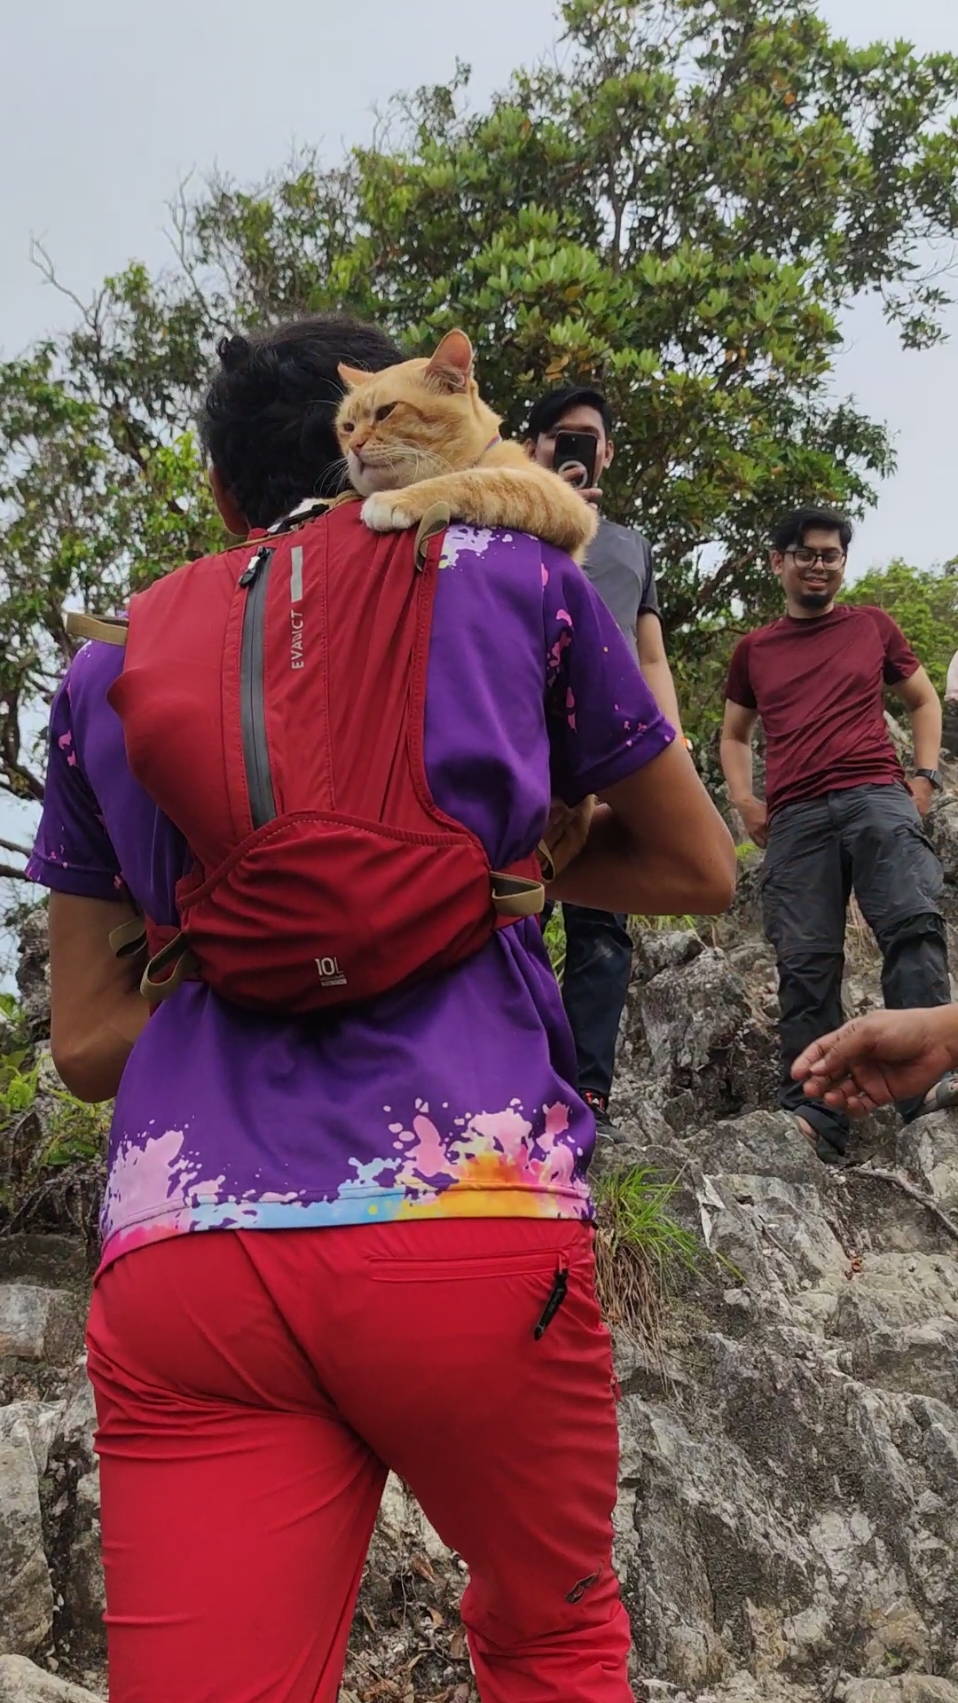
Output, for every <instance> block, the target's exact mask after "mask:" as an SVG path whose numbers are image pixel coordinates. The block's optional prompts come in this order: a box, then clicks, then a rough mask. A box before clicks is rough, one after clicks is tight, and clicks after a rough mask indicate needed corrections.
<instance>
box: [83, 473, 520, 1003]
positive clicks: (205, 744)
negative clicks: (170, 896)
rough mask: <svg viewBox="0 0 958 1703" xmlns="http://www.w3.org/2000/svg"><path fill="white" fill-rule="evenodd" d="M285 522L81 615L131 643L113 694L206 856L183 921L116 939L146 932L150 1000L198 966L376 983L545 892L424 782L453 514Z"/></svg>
mask: <svg viewBox="0 0 958 1703" xmlns="http://www.w3.org/2000/svg"><path fill="white" fill-rule="evenodd" d="M447 520H448V516H447V515H444V516H443V517H442V518H441V519H439V520H436V522H435V524H436V525H437V526H440V527H441V526H443V525H444V524H445V522H446V521H447ZM286 526H287V527H288V528H289V529H288V530H284V531H279V530H278V529H274V530H273V531H272V532H271V533H269V534H267V535H266V536H264V537H262V538H260V539H257V540H256V541H255V542H253V543H247V544H244V545H241V546H238V547H237V548H235V549H232V550H227V551H225V552H223V553H222V554H221V555H217V556H208V557H205V558H204V559H203V560H201V561H198V562H191V563H189V564H188V565H187V566H186V567H183V568H180V569H179V570H178V571H177V572H176V573H172V574H169V575H168V576H167V577H166V578H165V579H160V580H157V581H156V582H155V584H153V585H151V586H150V587H149V589H148V590H147V591H145V592H142V593H140V594H139V595H138V596H135V597H134V598H133V600H132V602H131V605H130V611H129V619H128V621H127V622H117V621H106V622H101V621H96V620H94V619H92V618H90V617H87V616H75V615H74V616H70V617H68V618H67V626H68V630H69V631H71V632H72V633H74V634H75V635H77V636H79V637H85V638H96V639H107V640H109V641H110V642H112V643H120V644H123V643H125V645H126V656H125V659H124V666H123V671H122V673H121V674H120V675H119V677H118V678H117V679H116V681H115V682H114V684H113V686H112V687H111V688H110V692H109V701H110V703H111V704H112V706H113V708H114V709H115V710H116V711H117V713H118V715H119V717H120V719H121V721H122V723H123V734H124V739H125V743H126V752H127V758H128V761H129V765H130V769H131V771H132V773H133V775H134V776H135V777H136V779H137V780H138V781H139V782H140V784H141V785H142V786H143V787H144V789H145V790H146V792H147V793H149V795H150V797H151V798H152V799H153V801H154V803H155V804H156V805H158V807H159V808H160V809H161V810H162V811H163V813H164V814H165V815H166V816H168V817H169V819H170V821H171V822H173V823H174V824H175V826H176V827H177V828H178V829H179V830H180V832H181V833H182V834H183V836H184V838H185V839H186V841H187V844H188V845H189V847H190V851H191V853H192V855H193V858H194V864H193V869H192V871H191V873H190V874H189V875H188V876H187V877H186V878H185V879H184V880H182V881H180V882H179V883H178V885H177V889H176V904H177V910H178V914H179V919H180V922H179V928H178V929H170V928H161V927H158V926H157V925H156V924H155V923H153V922H152V921H151V920H150V919H149V918H146V919H143V921H142V922H140V923H134V924H130V925H125V926H124V927H123V928H122V929H120V930H117V931H115V938H113V945H114V950H116V951H118V952H121V953H128V952H133V951H137V950H140V949H142V948H144V947H145V946H146V945H147V943H148V945H149V949H150V951H151V953H152V954H153V956H152V957H151V960H150V962H149V964H148V965H147V968H146V971H145V974H144V977H143V982H142V991H143V993H144V995H145V996H146V998H147V999H149V1000H150V1001H151V1002H153V1003H155V1002H156V1001H157V1000H159V999H163V998H166V997H167V996H168V994H170V993H172V992H173V991H174V990H175V989H176V988H177V987H178V986H179V985H180V983H181V982H182V981H183V980H184V978H186V977H191V978H195V977H199V978H201V979H202V980H203V981H205V982H208V983H209V985H210V987H212V988H214V989H215V990H216V992H217V993H219V994H221V995H222V996H223V997H224V998H225V999H229V1000H232V1001H235V1002H236V1003H237V1004H239V1005H245V1006H252V1007H256V1008H259V1009H272V1010H277V1009H279V1010H284V1011H290V1012H305V1011H315V1010H318V1009H321V1008H324V1007H329V1006H336V1005H341V1004H344V1003H347V1002H352V1001H355V1000H363V999H371V998H373V997H374V996H375V995H376V994H381V993H384V992H385V991H386V990H387V989H389V988H394V987H396V986H398V985H399V984H400V983H401V982H406V981H408V980H410V978H413V977H420V976H424V975H426V974H429V973H432V972H434V971H437V970H442V969H446V968H448V967H449V966H450V965H452V964H456V963H459V962H460V961H461V960H462V959H464V958H467V957H469V956H470V955H471V954H472V953H474V952H476V951H478V950H479V948H480V947H481V946H483V945H484V944H485V943H486V941H487V940H489V938H490V937H491V935H492V934H493V933H494V931H495V930H496V929H497V928H501V927H503V926H506V925H507V924H508V923H510V922H512V921H514V920H515V919H516V918H517V917H521V916H531V915H534V914H536V913H537V912H538V911H540V910H541V909H542V905H543V902H544V896H545V895H544V890H543V887H542V877H541V873H540V867H539V863H538V860H537V857H536V855H535V852H534V851H533V852H530V855H529V856H527V857H524V858H523V859H521V861H520V862H518V863H516V864H514V865H513V866H512V867H511V868H509V869H507V870H505V871H503V872H494V871H493V870H492V869H491V868H490V865H489V859H488V857H487V856H486V853H485V851H484V850H483V847H482V845H481V844H480V842H479V840H478V839H477V838H476V836H475V835H474V834H472V833H471V832H470V831H469V829H468V828H466V827H464V826H463V824H462V823H461V822H456V821H455V820H453V818H452V817H450V816H447V815H445V813H444V812H443V811H441V810H440V809H439V807H438V806H437V805H436V803H435V802H434V800H433V798H432V797H431V795H430V792H429V786H428V782H427V780H426V771H425V765H424V761H423V721H424V712H425V700H426V671H427V665H428V658H429V637H430V631H431V627H432V610H433V599H434V597H435V591H436V576H437V572H438V561H439V554H440V549H441V544H442V533H441V531H436V530H432V535H431V536H430V528H429V527H428V526H427V524H426V523H425V522H424V523H423V527H421V528H420V531H419V534H417V535H415V536H414V535H413V533H412V532H401V533H387V534H376V533H373V532H370V531H369V530H368V528H366V527H365V526H363V524H362V522H361V521H360V519H359V505H358V503H355V502H347V503H345V504H342V505H337V506H334V507H332V508H330V509H329V512H327V513H322V514H319V515H317V514H315V512H314V513H313V514H312V515H310V517H309V518H307V520H306V521H305V522H303V521H301V520H298V519H297V518H296V517H295V516H294V517H291V519H290V521H289V522H287V523H286ZM144 937H145V938H144Z"/></svg>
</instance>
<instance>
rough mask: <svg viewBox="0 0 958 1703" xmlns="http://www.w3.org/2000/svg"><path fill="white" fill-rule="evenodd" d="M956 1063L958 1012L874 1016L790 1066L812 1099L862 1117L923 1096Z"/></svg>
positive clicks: (812, 1048)
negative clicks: (891, 1103) (883, 1107)
mask: <svg viewBox="0 0 958 1703" xmlns="http://www.w3.org/2000/svg"><path fill="white" fill-rule="evenodd" d="M956 1063H958V1007H956V1006H954V1005H941V1006H937V1007H935V1008H934V1009H932V1010H928V1011H872V1012H869V1014H868V1015H867V1016H866V1017H855V1018H853V1020H852V1022H851V1023H846V1024H844V1026H843V1027H842V1028H841V1029H836V1030H834V1032H833V1033H832V1034H831V1035H824V1036H823V1037H822V1039H821V1040H820V1041H814V1042H813V1043H812V1045H811V1046H810V1047H806V1049H805V1051H804V1052H803V1053H802V1055H801V1057H800V1058H797V1059H796V1060H795V1063H794V1064H793V1066H792V1075H793V1077H794V1078H795V1080H796V1082H801V1083H803V1084H804V1089H805V1093H806V1094H807V1095H808V1096H809V1098H811V1099H816V1100H824V1101H825V1103H826V1105H829V1106H836V1107H838V1108H840V1109H841V1110H843V1111H847V1112H849V1113H850V1114H851V1115H852V1117H864V1116H865V1115H866V1113H868V1112H871V1111H873V1110H874V1109H875V1107H876V1106H887V1105H888V1104H889V1102H890V1101H892V1100H906V1099H908V1098H910V1097H911V1096H912V1095H914V1094H922V1093H924V1091H925V1090H926V1089H927V1088H931V1087H933V1085H934V1084H935V1083H936V1082H937V1081H938V1080H939V1078H940V1077H942V1076H943V1075H944V1074H945V1072H946V1071H948V1070H950V1069H952V1068H953V1067H954V1066H955V1064H956Z"/></svg>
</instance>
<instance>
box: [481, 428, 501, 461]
mask: <svg viewBox="0 0 958 1703" xmlns="http://www.w3.org/2000/svg"><path fill="white" fill-rule="evenodd" d="M501 442H502V433H501V432H497V433H496V435H495V437H494V438H490V439H489V442H488V443H487V444H486V447H485V449H484V450H483V452H482V455H488V454H489V451H490V450H491V449H495V447H496V444H497V443H501ZM482 455H480V457H479V460H480V461H481V460H482Z"/></svg>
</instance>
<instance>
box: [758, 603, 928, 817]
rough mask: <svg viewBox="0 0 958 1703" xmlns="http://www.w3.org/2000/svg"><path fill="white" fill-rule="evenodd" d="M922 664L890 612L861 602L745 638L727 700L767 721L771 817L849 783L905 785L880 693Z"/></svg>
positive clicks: (777, 623)
mask: <svg viewBox="0 0 958 1703" xmlns="http://www.w3.org/2000/svg"><path fill="white" fill-rule="evenodd" d="M918 667H919V662H918V658H917V656H916V655H915V653H914V651H913V650H911V649H910V647H909V645H908V641H907V640H906V638H905V635H904V633H903V632H902V631H901V629H900V628H899V627H897V626H896V625H895V623H894V621H893V620H892V618H891V616H890V615H886V614H885V611H884V609H872V608H870V607H867V606H864V605H860V606H857V607H853V606H852V605H850V604H842V605H841V606H840V607H839V608H837V609H832V610H830V612H829V613H828V614H827V615H819V616H816V617H815V618H814V619H813V620H805V621H802V620H795V619H794V618H793V617H792V616H791V615H783V616H782V618H781V620H779V621H773V622H772V624H771V626H770V627H759V628H758V630H757V631H756V632H754V633H747V634H746V635H745V638H744V639H740V640H739V643H738V644H737V645H736V647H735V651H734V653H733V655H732V662H731V666H730V668H729V674H728V685H727V687H726V691H725V695H726V697H727V698H730V699H731V700H732V703H733V704H741V705H742V706H743V708H744V709H747V710H758V713H759V715H760V716H761V718H762V724H763V726H764V728H765V744H766V752H765V768H766V777H765V798H766V803H767V804H768V810H769V815H771V814H772V813H773V812H774V811H776V810H781V808H782V806H783V805H784V804H795V803H797V802H798V801H799V800H800V799H803V798H821V796H822V794H823V793H826V792H838V791H839V790H840V789H842V788H844V787H850V786H868V785H878V786H882V785H890V784H891V783H892V782H893V781H899V780H902V779H903V773H902V768H901V764H900V763H899V761H898V758H897V757H896V755H895V751H894V747H893V745H892V743H891V740H890V739H889V737H888V729H887V728H886V726H885V715H884V698H883V687H885V686H893V685H894V684H895V683H896V682H897V681H899V680H907V679H908V677H909V675H911V674H914V672H915V669H916V668H918Z"/></svg>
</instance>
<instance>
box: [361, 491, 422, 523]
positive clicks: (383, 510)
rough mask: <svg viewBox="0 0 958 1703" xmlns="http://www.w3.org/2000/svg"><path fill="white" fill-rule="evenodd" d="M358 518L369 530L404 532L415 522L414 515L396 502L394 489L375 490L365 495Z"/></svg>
mask: <svg viewBox="0 0 958 1703" xmlns="http://www.w3.org/2000/svg"><path fill="white" fill-rule="evenodd" d="M359 518H360V520H361V521H362V523H363V525H364V526H368V527H369V530H370V532H406V531H408V529H409V527H410V526H415V524H416V517H415V515H414V514H412V513H410V511H409V509H407V508H404V507H403V505H402V503H401V502H397V500H396V493H395V491H376V492H374V493H373V495H372V496H371V497H367V498H366V501H365V502H364V503H363V506H362V508H361V509H360V511H359Z"/></svg>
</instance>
